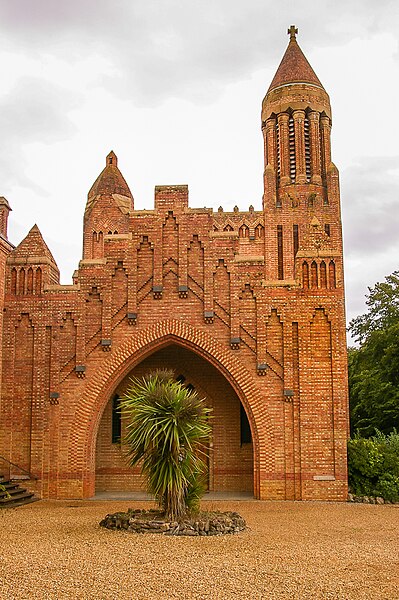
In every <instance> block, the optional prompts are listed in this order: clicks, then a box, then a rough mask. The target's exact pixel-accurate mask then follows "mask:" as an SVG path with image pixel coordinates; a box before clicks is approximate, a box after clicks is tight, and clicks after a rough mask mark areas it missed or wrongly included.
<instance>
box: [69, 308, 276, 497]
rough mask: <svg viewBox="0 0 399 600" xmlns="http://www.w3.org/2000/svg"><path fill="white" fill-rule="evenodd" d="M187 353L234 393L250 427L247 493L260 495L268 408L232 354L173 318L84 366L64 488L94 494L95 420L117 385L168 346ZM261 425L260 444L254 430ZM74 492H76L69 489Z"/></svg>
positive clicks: (267, 473) (270, 447) (268, 463)
mask: <svg viewBox="0 0 399 600" xmlns="http://www.w3.org/2000/svg"><path fill="white" fill-rule="evenodd" d="M173 343H175V344H178V345H180V346H182V347H184V348H186V349H188V350H191V351H192V352H194V353H195V354H197V355H198V356H201V357H202V358H204V359H205V360H206V361H207V362H208V363H209V364H210V365H212V366H214V367H215V368H216V370H217V371H219V372H220V373H221V374H222V375H223V376H224V377H225V379H226V380H227V381H228V382H229V384H230V385H231V387H232V388H233V389H234V391H235V392H236V394H237V396H238V398H239V399H240V401H241V404H242V405H243V406H244V408H245V412H246V414H247V416H248V420H249V423H250V425H251V432H252V443H253V472H254V478H253V493H254V496H255V497H256V498H259V497H260V493H261V492H260V486H261V482H262V485H263V486H264V482H265V481H266V480H270V479H271V477H273V473H274V472H275V460H276V457H275V444H274V441H273V429H272V426H271V422H270V415H269V411H268V407H267V405H266V404H265V399H264V398H263V397H262V395H261V394H260V391H259V387H258V385H257V383H258V382H257V379H256V377H255V378H254V377H253V375H252V374H251V373H250V372H249V371H248V370H247V369H246V368H245V367H244V366H243V364H242V363H241V362H240V360H239V359H238V358H237V357H236V355H235V353H234V352H233V351H231V350H230V349H229V348H226V346H224V345H222V344H221V343H220V342H218V341H217V340H216V339H215V338H214V337H212V335H210V334H208V333H207V332H206V331H204V330H199V329H197V328H195V327H192V326H191V325H189V324H188V323H185V322H184V321H182V320H178V319H166V320H164V321H159V322H157V323H155V324H153V325H151V326H150V327H147V328H145V329H142V330H139V331H137V333H135V334H134V335H132V336H131V337H129V338H128V339H126V340H125V341H124V342H123V343H121V344H120V345H118V347H115V350H113V351H112V352H111V353H110V354H109V355H108V356H107V357H106V360H104V361H103V362H101V363H98V361H97V362H93V365H92V366H91V365H90V364H88V365H87V370H88V371H89V370H90V369H93V373H92V375H91V376H90V379H89V380H88V385H87V387H86V389H85V392H84V395H83V396H82V398H81V401H80V402H79V403H78V404H77V406H76V411H75V414H74V419H73V421H72V423H71V427H70V429H69V434H68V439H69V442H68V448H69V450H68V455H67V462H66V470H67V472H68V474H69V482H70V483H69V489H72V490H74V491H73V492H72V493H73V494H76V495H77V496H79V497H83V498H89V497H91V496H93V495H94V493H95V476H96V442H97V433H98V430H99V425H100V421H101V418H102V415H103V413H104V410H105V407H106V406H107V404H108V402H109V401H110V398H111V397H112V394H114V393H115V390H116V389H117V387H118V385H119V384H120V382H121V381H122V380H123V379H124V378H125V377H126V376H127V375H128V373H130V372H131V371H132V369H133V368H134V367H135V366H137V365H138V364H140V363H141V362H142V361H143V360H144V359H145V358H146V357H148V356H150V355H151V354H153V353H154V352H156V351H158V350H160V349H161V348H163V347H164V346H168V345H170V344H173ZM257 423H259V424H261V431H262V442H261V444H262V445H261V444H260V438H259V434H258V429H257ZM75 490H76V491H75Z"/></svg>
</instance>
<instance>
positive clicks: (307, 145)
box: [304, 117, 312, 182]
mask: <svg viewBox="0 0 399 600" xmlns="http://www.w3.org/2000/svg"><path fill="white" fill-rule="evenodd" d="M304 134H305V168H306V181H307V182H309V181H310V178H311V175H312V170H311V161H310V135H309V119H308V117H305V121H304Z"/></svg>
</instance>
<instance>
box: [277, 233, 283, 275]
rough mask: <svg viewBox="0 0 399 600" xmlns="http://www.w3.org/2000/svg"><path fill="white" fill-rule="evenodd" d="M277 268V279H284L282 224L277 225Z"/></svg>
mask: <svg viewBox="0 0 399 600" xmlns="http://www.w3.org/2000/svg"><path fill="white" fill-rule="evenodd" d="M277 269H278V274H277V277H278V279H284V262H283V226H282V225H277Z"/></svg>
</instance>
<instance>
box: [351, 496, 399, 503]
mask: <svg viewBox="0 0 399 600" xmlns="http://www.w3.org/2000/svg"><path fill="white" fill-rule="evenodd" d="M348 502H358V503H360V504H397V502H390V501H389V500H384V498H382V497H381V496H356V495H355V494H348Z"/></svg>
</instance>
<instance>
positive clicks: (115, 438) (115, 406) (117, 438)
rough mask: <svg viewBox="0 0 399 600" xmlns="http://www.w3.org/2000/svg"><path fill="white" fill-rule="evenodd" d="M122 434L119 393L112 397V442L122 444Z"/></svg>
mask: <svg viewBox="0 0 399 600" xmlns="http://www.w3.org/2000/svg"><path fill="white" fill-rule="evenodd" d="M121 434H122V418H121V399H120V398H119V396H118V395H116V396H114V397H113V399H112V434H111V436H112V443H113V444H120V442H121Z"/></svg>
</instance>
